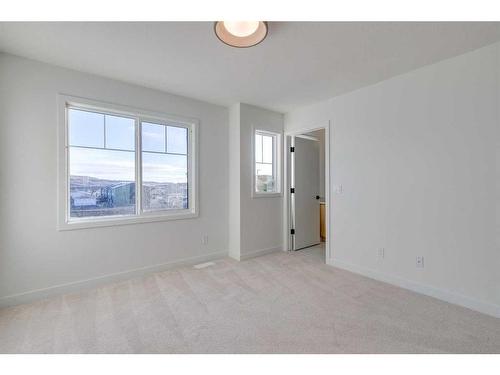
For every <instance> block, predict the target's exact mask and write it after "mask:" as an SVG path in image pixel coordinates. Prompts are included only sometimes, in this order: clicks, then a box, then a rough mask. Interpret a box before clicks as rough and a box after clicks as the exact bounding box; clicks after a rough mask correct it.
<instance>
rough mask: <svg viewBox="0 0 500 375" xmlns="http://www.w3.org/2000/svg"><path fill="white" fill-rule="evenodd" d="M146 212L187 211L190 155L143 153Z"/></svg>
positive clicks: (143, 184)
mask: <svg viewBox="0 0 500 375" xmlns="http://www.w3.org/2000/svg"><path fill="white" fill-rule="evenodd" d="M142 181H143V183H142V196H143V200H142V202H143V209H144V210H171V209H187V208H188V207H189V205H188V185H187V156H184V155H170V154H152V153H149V152H143V153H142Z"/></svg>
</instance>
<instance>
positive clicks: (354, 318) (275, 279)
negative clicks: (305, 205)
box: [0, 248, 500, 353]
mask: <svg viewBox="0 0 500 375" xmlns="http://www.w3.org/2000/svg"><path fill="white" fill-rule="evenodd" d="M0 352H2V353H443V352H452V353H479V352H483V353H499V352H500V319H496V318H493V317H488V316H485V315H482V314H479V313H476V312H473V311H471V310H467V309H464V308H461V307H458V306H454V305H451V304H448V303H445V302H441V301H439V300H436V299H433V298H430V297H425V296H422V295H419V294H416V293H412V292H409V291H407V290H403V289H399V288H397V287H393V286H390V285H387V284H384V283H380V282H377V281H374V280H371V279H367V278H364V277H361V276H358V275H355V274H353V273H350V272H346V271H343V270H339V269H335V268H332V267H329V266H326V265H325V264H323V249H321V248H312V249H309V250H303V251H299V252H296V253H293V254H287V253H275V254H271V255H266V256H262V257H259V258H255V259H251V260H247V261H243V262H240V263H238V262H236V261H233V260H230V259H224V260H221V261H218V262H216V265H215V266H213V267H209V268H205V269H201V270H196V269H193V268H192V267H189V268H187V267H186V268H180V269H176V270H172V271H166V272H162V273H157V274H154V275H151V276H148V277H144V278H141V279H134V280H130V281H128V282H122V283H116V284H110V285H107V286H104V287H101V288H98V289H94V290H90V291H86V292H81V293H76V294H71V295H65V296H61V297H57V298H51V299H47V300H44V301H40V302H36V303H32V304H28V305H22V306H16V307H11V308H6V309H3V310H0Z"/></svg>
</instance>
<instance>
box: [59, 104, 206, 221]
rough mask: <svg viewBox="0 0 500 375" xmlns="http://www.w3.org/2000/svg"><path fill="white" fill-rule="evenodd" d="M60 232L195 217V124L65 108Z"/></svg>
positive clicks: (110, 110)
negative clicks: (80, 228) (61, 230)
mask: <svg viewBox="0 0 500 375" xmlns="http://www.w3.org/2000/svg"><path fill="white" fill-rule="evenodd" d="M62 118H63V119H64V129H62V130H63V132H61V133H60V134H61V136H63V137H64V139H65V142H64V150H63V153H62V154H61V156H63V160H64V163H61V164H64V169H61V170H60V171H61V172H62V171H63V170H64V181H63V179H60V181H62V182H61V185H63V186H60V196H61V202H62V199H64V202H62V203H61V207H60V228H61V229H68V228H78V227H92V226H100V225H110V224H121V223H127V222H142V221H155V220H168V219H173V218H185V217H193V216H195V215H196V213H197V211H196V202H195V200H196V199H195V198H196V196H195V186H194V184H195V160H194V156H195V147H193V144H194V139H195V138H194V135H195V125H196V124H195V123H193V122H190V121H183V120H180V119H171V118H167V117H162V116H157V115H152V114H149V113H139V112H137V111H127V110H124V109H123V108H120V109H116V108H114V107H113V108H107V107H98V106H95V105H89V103H88V101H84V102H73V101H70V100H65V101H64V116H63V117H62Z"/></svg>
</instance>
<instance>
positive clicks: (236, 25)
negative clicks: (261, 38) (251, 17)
mask: <svg viewBox="0 0 500 375" xmlns="http://www.w3.org/2000/svg"><path fill="white" fill-rule="evenodd" d="M223 24H224V27H225V28H226V30H227V31H229V33H230V34H233V35H234V36H237V37H240V38H244V37H246V36H249V35H252V34H253V33H254V32H256V31H257V28H258V27H259V21H224V22H223Z"/></svg>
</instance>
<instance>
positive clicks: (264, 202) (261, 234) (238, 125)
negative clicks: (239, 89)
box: [229, 103, 283, 260]
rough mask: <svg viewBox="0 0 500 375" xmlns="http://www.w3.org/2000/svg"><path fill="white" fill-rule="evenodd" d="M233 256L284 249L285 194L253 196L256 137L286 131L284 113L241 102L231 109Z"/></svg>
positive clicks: (231, 242) (242, 257)
mask: <svg viewBox="0 0 500 375" xmlns="http://www.w3.org/2000/svg"><path fill="white" fill-rule="evenodd" d="M229 112H230V121H229V123H230V124H229V126H230V132H229V133H230V153H229V154H230V155H229V157H230V170H229V185H230V190H231V192H230V203H229V212H230V214H229V216H230V222H229V231H230V232H231V233H230V235H229V236H230V248H229V255H230V256H231V257H233V258H235V259H238V260H240V259H246V258H249V257H252V256H257V255H261V254H264V253H266V252H270V251H276V250H280V249H282V248H283V243H282V241H283V235H282V231H283V220H282V209H283V197H281V196H280V197H276V196H274V197H262V198H261V197H259V198H256V197H252V179H253V175H252V171H253V169H252V162H253V148H252V144H253V142H252V137H253V135H254V131H255V130H256V129H259V130H268V131H273V132H276V133H280V134H281V133H282V132H283V115H282V114H280V113H277V112H273V111H269V110H265V109H262V108H259V107H254V106H251V105H248V104H243V103H238V104H235V105H234V106H232V107H231V108H230V111H229Z"/></svg>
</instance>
